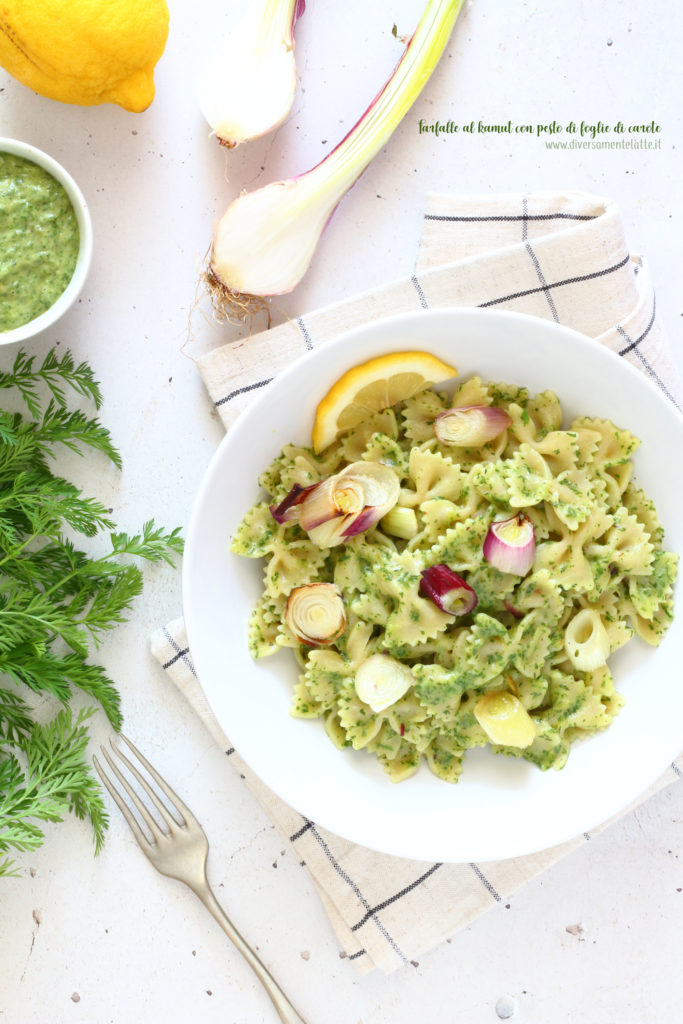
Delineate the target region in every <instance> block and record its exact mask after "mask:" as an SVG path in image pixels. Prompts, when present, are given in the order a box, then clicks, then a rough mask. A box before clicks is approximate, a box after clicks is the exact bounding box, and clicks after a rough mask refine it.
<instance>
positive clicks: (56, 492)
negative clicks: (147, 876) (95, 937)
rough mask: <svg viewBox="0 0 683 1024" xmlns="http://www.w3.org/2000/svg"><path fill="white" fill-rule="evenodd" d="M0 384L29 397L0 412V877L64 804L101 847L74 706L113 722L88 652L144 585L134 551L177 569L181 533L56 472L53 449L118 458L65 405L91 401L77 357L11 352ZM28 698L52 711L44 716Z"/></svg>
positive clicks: (111, 691)
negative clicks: (90, 549) (127, 515)
mask: <svg viewBox="0 0 683 1024" xmlns="http://www.w3.org/2000/svg"><path fill="white" fill-rule="evenodd" d="M3 389H8V390H10V389H11V390H13V391H14V393H15V395H16V394H18V395H19V396H20V398H21V400H22V402H23V404H24V405H25V412H24V413H22V412H9V411H7V410H5V409H0V875H11V874H17V868H16V865H15V864H14V862H13V861H12V860H11V859H10V857H8V856H6V855H7V853H8V852H9V851H12V850H14V851H19V852H21V851H30V850H34V849H36V848H37V847H38V846H40V845H41V843H42V841H43V838H44V837H43V832H42V830H41V828H40V824H39V823H40V822H50V821H61V820H62V819H63V817H64V815H65V814H66V813H67V812H69V811H71V812H73V813H74V814H76V815H77V817H80V818H84V817H87V818H89V819H90V822H91V823H92V826H93V831H94V836H95V848H96V850H99V848H100V846H101V844H102V840H103V835H104V830H105V828H106V825H107V816H106V813H105V809H104V803H103V801H102V798H101V792H100V788H99V784H98V783H97V782H96V780H95V778H94V776H93V775H92V773H91V770H90V767H89V763H88V761H87V759H86V748H87V743H88V727H87V720H88V719H89V718H90V717H91V715H92V714H93V713H94V711H95V710H96V709H95V707H86V708H82V709H81V710H80V711H78V713H77V714H75V713H74V712H73V711H72V709H71V706H70V702H71V700H72V697H73V696H74V694H75V693H77V692H78V691H80V692H81V693H84V694H87V696H88V697H89V698H92V699H93V700H95V701H97V703H98V704H99V705H100V706H101V708H102V709H103V710H104V712H105V714H106V715H107V717H108V719H109V721H110V722H111V724H112V726H113V727H114V728H115V729H117V730H118V729H119V728H120V726H121V720H122V718H121V707H120V704H121V701H120V696H119V693H118V691H117V689H116V687H115V685H114V683H113V682H112V680H111V679H109V678H108V676H107V674H106V672H105V670H104V668H103V667H102V666H101V665H98V664H96V663H93V662H92V661H91V660H90V657H91V653H92V651H93V649H95V648H96V647H97V645H98V643H99V641H100V638H101V635H102V634H103V633H104V632H105V631H107V630H110V629H112V628H114V627H115V626H116V625H117V624H118V623H121V622H124V621H125V620H126V618H127V616H128V613H129V612H130V611H131V609H132V606H133V602H134V600H135V598H136V597H137V596H138V595H139V594H140V592H141V591H142V586H143V575H142V570H141V568H140V566H139V565H138V564H137V563H136V562H135V561H131V559H143V560H145V561H148V562H161V561H165V562H168V563H169V564H170V565H173V564H174V563H175V559H176V556H178V555H180V554H181V552H182V539H181V537H180V531H179V530H178V529H175V530H171V531H170V532H168V531H165V530H164V529H162V528H160V527H158V526H156V524H155V523H154V522H153V521H150V522H147V523H145V524H144V525H143V527H142V530H141V531H140V533H138V534H134V535H132V536H131V535H129V534H127V533H124V532H122V531H118V530H116V527H115V523H114V522H113V520H112V519H111V518H110V516H111V512H110V510H108V509H106V508H105V507H104V506H103V505H102V504H101V503H100V502H99V501H97V499H95V498H91V497H86V496H84V495H83V494H82V493H81V491H80V490H79V489H78V488H77V487H75V486H74V485H73V484H72V483H70V482H69V481H68V480H65V479H63V478H62V477H60V476H58V475H57V474H56V473H53V472H52V469H51V466H52V465H54V460H55V458H57V457H58V453H59V450H60V447H61V448H68V449H70V450H71V451H74V452H77V453H79V454H81V455H85V454H87V452H88V451H89V450H92V451H94V452H98V453H100V454H101V455H103V456H105V457H106V458H107V459H109V460H110V461H111V462H112V463H113V464H114V465H115V466H117V467H120V466H121V458H120V455H119V453H118V451H117V450H116V448H115V447H114V445H113V442H112V439H111V436H110V434H109V432H108V430H107V429H106V428H105V427H104V426H102V424H101V423H100V422H99V420H98V419H97V418H96V417H90V416H88V415H87V414H85V413H84V412H82V411H81V410H80V409H69V408H68V406H67V394H68V392H69V391H71V392H74V393H75V394H76V395H78V396H80V397H81V398H85V399H87V400H89V401H91V402H92V403H94V405H95V408H96V409H99V408H100V405H101V402H102V396H101V392H100V387H99V384H98V383H97V381H96V380H95V378H94V376H93V372H92V370H91V368H90V367H89V366H88V365H87V364H86V363H81V364H80V365H78V366H77V365H76V364H75V363H74V360H73V358H72V356H71V354H70V353H69V352H66V353H64V354H63V355H62V356H61V358H60V357H59V356H57V355H56V354H55V352H54V350H52V351H51V352H49V353H48V354H47V356H46V357H45V358H44V359H43V361H42V363H40V364H38V363H37V362H36V358H35V357H34V356H27V355H26V354H25V353H24V352H20V353H19V354H18V355H17V356H16V358H15V360H14V364H13V366H12V368H11V369H10V370H8V371H7V372H0V390H3ZM26 412H27V413H28V415H25V413H26ZM66 534H68V535H69V536H67V535H66ZM79 534H80V535H82V536H83V537H88V538H92V537H96V536H102V535H108V544H107V550H106V552H105V554H103V555H98V556H97V557H95V556H91V555H89V554H88V553H87V552H85V551H82V550H81V549H80V548H79V547H78V546H77V543H76V542H75V541H74V540H73V536H74V535H76V536H77V535H79ZM31 694H38V695H40V700H41V702H44V701H45V700H46V699H47V700H48V701H52V702H55V705H56V708H60V706H61V709H59V710H56V713H55V714H54V717H53V718H52V719H51V720H50V721H48V722H47V723H44V722H40V723H39V722H37V721H36V720H35V715H34V710H33V707H32V705H31ZM43 717H44V709H43V712H42V714H41V718H43Z"/></svg>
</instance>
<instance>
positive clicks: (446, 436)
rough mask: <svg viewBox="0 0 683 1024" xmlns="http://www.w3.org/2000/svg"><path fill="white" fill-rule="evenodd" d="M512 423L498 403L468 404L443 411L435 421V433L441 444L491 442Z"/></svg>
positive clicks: (467, 444)
mask: <svg viewBox="0 0 683 1024" xmlns="http://www.w3.org/2000/svg"><path fill="white" fill-rule="evenodd" d="M511 423H512V419H511V418H510V416H508V414H507V413H506V412H505V409H499V408H498V407H497V406H495V405H468V406H462V407H461V408H459V409H458V408H456V409H446V410H444V412H440V413H439V415H438V416H437V417H436V419H435V420H434V433H435V435H436V438H437V440H438V441H440V442H441V443H442V444H450V445H459V446H460V447H461V448H464V447H468V446H478V445H482V444H486V443H487V442H488V441H492V440H493V439H494V437H498V435H499V434H502V433H503V431H504V430H506V429H507V427H509V426H510V424H511Z"/></svg>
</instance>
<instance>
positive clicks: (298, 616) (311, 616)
mask: <svg viewBox="0 0 683 1024" xmlns="http://www.w3.org/2000/svg"><path fill="white" fill-rule="evenodd" d="M285 622H286V624H287V626H288V627H289V629H290V630H291V631H292V633H293V634H294V636H295V637H296V638H297V640H299V641H300V642H301V643H302V644H307V645H308V646H309V647H315V646H317V645H321V646H325V645H326V644H333V643H334V641H335V640H338V639H339V637H340V636H341V635H342V633H343V632H344V630H345V628H346V610H345V608H344V602H343V600H342V596H341V594H340V592H339V590H338V589H337V587H335V585H334V583H307V584H305V585H304V586H301V587H295V588H294V590H293V591H292V592H291V594H290V595H289V597H288V599H287V607H286V608H285Z"/></svg>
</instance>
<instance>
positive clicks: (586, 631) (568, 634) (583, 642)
mask: <svg viewBox="0 0 683 1024" xmlns="http://www.w3.org/2000/svg"><path fill="white" fill-rule="evenodd" d="M564 647H565V651H566V652H567V657H568V658H569V660H570V661H571V663H572V665H573V666H574V668H577V669H578V670H579V671H580V672H594V671H595V669H596V668H600V666H601V665H604V664H606V662H607V657H608V655H609V653H610V642H609V636H608V635H607V630H606V629H605V627H604V625H603V621H602V619H601V618H600V615H599V614H598V612H596V611H595V609H593V608H584V609H582V611H580V612H578V613H577V614H576V615H575V616H574V618H573V619H571V621H570V622H569V624H568V625H567V628H566V630H565V634H564Z"/></svg>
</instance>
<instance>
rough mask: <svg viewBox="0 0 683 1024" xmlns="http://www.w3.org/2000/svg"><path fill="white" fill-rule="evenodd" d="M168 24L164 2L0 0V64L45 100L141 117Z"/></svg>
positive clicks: (150, 95)
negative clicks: (107, 106)
mask: <svg viewBox="0 0 683 1024" xmlns="http://www.w3.org/2000/svg"><path fill="white" fill-rule="evenodd" d="M168 18H169V15H168V6H167V3H166V0H0V64H1V65H2V67H4V68H5V70H6V71H9V73H10V74H11V75H12V76H13V77H14V78H16V79H17V80H18V81H20V82H22V83H23V84H24V85H27V86H28V87H29V89H33V90H34V91H35V92H38V93H40V94H41V95H42V96H48V97H50V99H53V100H61V101H62V102H63V103H78V104H81V105H83V106H90V105H92V104H95V103H118V104H119V106H121V107H123V108H124V109H125V110H133V111H141V110H145V109H146V108H147V107H148V106H149V105H150V103H151V102H152V100H153V99H154V67H155V65H156V63H157V61H158V60H159V58H160V57H161V55H162V53H163V52H164V47H165V46H166V39H167V38H168Z"/></svg>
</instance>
